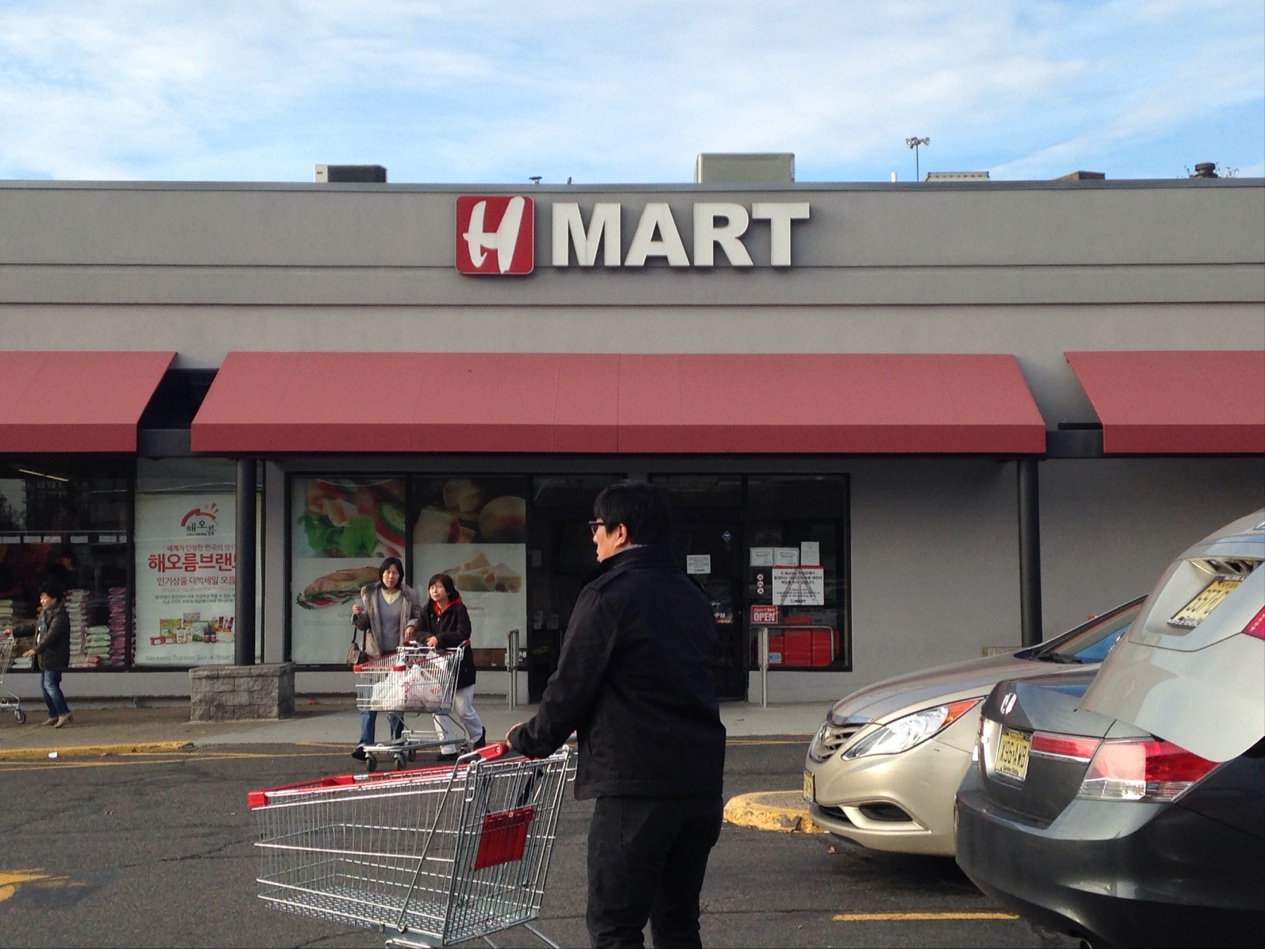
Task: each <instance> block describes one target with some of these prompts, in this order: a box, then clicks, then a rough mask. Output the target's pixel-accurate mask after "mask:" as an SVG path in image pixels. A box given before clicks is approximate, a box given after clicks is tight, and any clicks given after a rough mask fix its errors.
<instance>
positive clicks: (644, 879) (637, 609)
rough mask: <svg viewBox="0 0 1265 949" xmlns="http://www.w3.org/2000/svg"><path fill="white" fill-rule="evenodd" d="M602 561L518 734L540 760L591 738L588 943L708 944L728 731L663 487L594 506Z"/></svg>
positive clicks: (586, 759)
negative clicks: (707, 907) (703, 916)
mask: <svg viewBox="0 0 1265 949" xmlns="http://www.w3.org/2000/svg"><path fill="white" fill-rule="evenodd" d="M593 514H594V517H595V520H593V521H591V522H590V524H589V526H590V527H591V528H592V530H593V543H594V545H595V546H596V547H597V559H598V566H597V568H596V569H595V570H594V571H593V572H592V573H590V574H589V575H588V576H587V577H586V578H585V580H584V583H583V584H582V586H581V589H580V594H579V596H578V597H577V599H576V603H575V609H574V610H573V611H572V613H571V621H570V623H569V624H568V626H567V634H566V638H565V640H564V641H563V644H562V651H561V654H560V656H559V658H558V668H557V671H555V672H554V674H553V676H552V677H550V679H549V683H548V685H547V686H546V687H545V692H544V695H543V696H542V698H541V701H540V706H539V708H538V710H537V712H536V714H535V716H534V717H533V718H532V719H531V720H530V721H528V722H526V723H519V724H517V725H515V726H514V727H513V728H511V729H510V730H509V733H508V734H507V735H506V740H507V741H509V743H510V744H512V745H513V746H514V747H515V748H516V749H518V750H519V751H521V752H522V753H523V754H525V755H528V756H529V757H544V756H547V755H549V754H552V753H553V752H554V751H556V750H557V749H558V748H560V747H561V746H562V744H563V742H565V741H566V740H567V738H568V737H569V736H570V734H571V732H572V731H574V732H575V733H576V735H577V738H578V742H579V757H578V764H577V771H576V779H575V796H576V798H577V799H580V800H585V799H589V798H595V799H596V802H595V805H594V810H593V819H592V822H591V823H590V825H589V844H588V877H589V892H588V910H587V913H586V916H585V919H586V922H587V925H588V930H589V938H590V940H591V941H592V944H593V945H594V946H595V947H610V946H641V945H643V937H642V930H643V928H644V927H645V924H646V921H647V919H648V920H649V921H650V931H651V935H652V937H653V939H654V944H655V946H657V947H665V946H700V945H701V944H702V943H701V939H700V935H699V912H700V909H699V893H700V891H701V890H702V886H703V878H704V876H705V875H706V873H707V860H708V857H709V855H710V853H711V849H712V847H713V846H714V845H715V843H716V840H717V839H718V837H719V836H720V827H721V821H722V815H723V810H724V801H723V798H722V796H721V794H722V784H723V778H724V769H725V726H724V725H723V724H722V723H721V720H720V709H719V705H718V703H717V699H716V690H715V686H714V684H713V682H712V672H711V668H712V660H713V657H714V655H715V649H716V631H715V626H714V625H713V620H712V610H711V604H710V602H709V600H708V599H707V597H706V596H705V595H704V593H703V591H702V590H701V589H700V588H699V587H698V585H697V584H695V583H694V581H693V580H691V579H690V578H689V577H688V576H687V575H686V574H685V572H684V571H683V570H681V568H680V567H678V566H677V565H676V564H675V563H674V562H673V559H672V554H671V551H670V549H669V546H668V545H669V543H670V542H671V538H672V525H671V516H670V512H669V509H668V502H667V498H666V496H665V495H664V493H663V491H662V490H661V489H659V488H657V487H655V486H653V485H650V484H647V483H646V482H644V481H620V482H617V483H615V484H613V485H610V486H609V487H607V488H606V489H605V490H603V491H602V493H601V494H599V495H598V497H597V500H596V502H595V503H594V505H593Z"/></svg>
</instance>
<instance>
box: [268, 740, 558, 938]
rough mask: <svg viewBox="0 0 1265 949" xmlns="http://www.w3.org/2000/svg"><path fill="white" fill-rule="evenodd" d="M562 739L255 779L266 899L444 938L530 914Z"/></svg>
mask: <svg viewBox="0 0 1265 949" xmlns="http://www.w3.org/2000/svg"><path fill="white" fill-rule="evenodd" d="M573 771H574V765H573V759H572V756H571V752H570V749H568V748H563V749H561V750H560V751H558V752H556V753H555V754H553V755H551V756H550V757H548V758H539V759H531V758H524V757H521V756H518V755H517V754H515V753H513V752H512V751H511V750H510V748H509V746H508V745H506V744H505V743H503V742H496V743H493V744H490V745H488V746H487V747H486V748H482V749H480V750H478V751H475V752H471V753H469V754H466V755H463V756H461V757H460V758H459V759H458V760H457V763H456V764H455V765H453V766H452V767H430V768H419V769H410V770H407V771H397V772H381V773H378V774H350V775H340V776H335V777H328V778H322V779H319V780H315V781H308V782H302V783H299V784H290V785H285V786H282V787H277V788H270V789H264V790H257V791H251V792H250V793H249V794H248V795H247V804H248V805H249V806H250V808H251V810H252V811H253V812H254V814H255V816H256V818H257V820H258V831H259V838H258V840H257V841H256V844H255V846H257V847H258V848H260V851H261V857H262V861H261V862H262V866H261V869H260V875H259V877H258V878H257V879H258V883H259V884H260V891H259V897H260V898H261V899H263V900H265V901H266V902H267V903H268V904H269V905H270V906H271V907H272V908H274V909H278V910H283V911H286V912H292V913H297V914H300V915H304V916H313V917H318V918H322V919H329V920H333V921H337V922H339V923H343V924H353V925H358V926H362V927H365V928H368V929H374V930H377V931H379V932H385V933H387V934H388V935H389V937H390V938H389V939H388V941H387V943H386V944H387V945H388V946H450V945H454V944H457V943H461V942H466V941H468V940H471V939H479V938H481V939H482V940H483V941H484V942H486V943H487V944H488V945H491V946H495V945H496V944H495V943H493V942H492V941H491V939H490V938H489V937H491V936H492V935H493V934H495V933H498V932H501V931H503V930H507V929H510V928H511V927H517V926H522V927H524V928H525V929H527V930H528V931H530V932H531V933H532V934H533V935H535V936H536V938H538V939H539V940H540V941H541V942H544V943H546V944H547V945H550V946H555V947H556V946H557V944H556V943H555V942H553V941H552V940H550V939H549V938H548V937H547V936H545V935H543V934H542V933H541V932H540V931H539V930H538V929H536V927H534V926H532V925H531V923H532V922H533V921H534V920H536V919H537V918H538V917H539V915H540V907H541V901H542V898H543V895H544V887H545V879H546V876H547V875H548V871H549V861H550V857H551V855H552V852H553V844H554V840H555V839H556V835H557V829H558V816H559V812H560V810H561V806H562V801H563V796H564V795H563V792H564V789H565V787H566V783H567V781H568V779H569V778H570V777H571V775H572V772H573Z"/></svg>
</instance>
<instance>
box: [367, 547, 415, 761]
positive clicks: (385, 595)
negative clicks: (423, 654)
mask: <svg viewBox="0 0 1265 949" xmlns="http://www.w3.org/2000/svg"><path fill="white" fill-rule="evenodd" d="M351 621H352V624H353V625H354V626H355V627H356V629H359V630H361V631H364V630H372V632H373V635H374V638H375V639H377V641H378V649H379V650H380V651H381V652H382V654H384V655H385V654H386V653H388V652H395V650H397V649H399V648H400V643H407V642H412V640H413V634H414V632H416V630H417V627H418V625H419V624H420V623H421V621H422V601H421V599H420V598H419V597H418V595H417V592H416V591H415V590H414V589H413V588H412V587H411V586H409V585H408V584H407V583H405V582H404V564H402V563H400V560H399V558H398V557H388V558H387V559H386V560H384V561H382V566H381V567H379V568H378V579H377V580H376V581H375V582H374V583H369V584H366V585H365V587H364V588H363V589H362V590H361V591H360V602H359V603H356V604H355V605H353V606H352V608H351ZM387 721H388V722H389V723H390V725H391V740H392V741H398V740H399V739H400V737H401V736H402V735H403V734H404V716H403V715H399V714H397V713H395V712H390V713H388V716H387ZM377 725H378V713H377V712H375V711H373V710H371V709H365V710H364V711H363V712H361V713H360V743H359V744H357V745H356V747H355V748H354V749H353V750H352V753H351V756H352V757H353V758H355V759H356V760H357V761H363V760H364V759H365V746H366V745H372V744H374V743H375V742H374V733H375V732H376V731H377Z"/></svg>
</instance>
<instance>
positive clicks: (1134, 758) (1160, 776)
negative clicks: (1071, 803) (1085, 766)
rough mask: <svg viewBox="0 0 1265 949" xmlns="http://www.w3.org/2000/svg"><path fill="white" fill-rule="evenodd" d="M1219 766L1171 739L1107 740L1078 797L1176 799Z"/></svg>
mask: <svg viewBox="0 0 1265 949" xmlns="http://www.w3.org/2000/svg"><path fill="white" fill-rule="evenodd" d="M1216 766H1217V763H1216V762H1215V761H1209V760H1208V759H1206V758H1201V757H1199V756H1198V755H1196V754H1192V753H1191V752H1189V751H1187V750H1186V749H1185V748H1182V747H1180V746H1178V745H1174V744H1173V743H1172V742H1171V741H1160V740H1159V739H1156V738H1149V739H1146V740H1144V741H1143V740H1137V741H1134V740H1120V741H1104V742H1103V743H1102V744H1101V745H1099V747H1098V750H1097V751H1096V752H1095V753H1094V757H1093V760H1091V761H1090V763H1089V770H1088V771H1086V772H1085V778H1084V780H1083V781H1082V782H1081V788H1080V791H1079V792H1078V794H1077V797H1081V798H1087V799H1089V800H1095V801H1152V802H1155V801H1175V800H1177V798H1179V797H1180V796H1181V795H1182V794H1184V793H1185V792H1186V791H1187V790H1188V789H1189V788H1190V787H1191V786H1193V785H1194V784H1195V783H1196V782H1197V781H1198V780H1199V779H1200V778H1202V777H1203V776H1204V775H1206V774H1207V773H1208V772H1209V771H1211V770H1212V769H1213V768H1215V767H1216Z"/></svg>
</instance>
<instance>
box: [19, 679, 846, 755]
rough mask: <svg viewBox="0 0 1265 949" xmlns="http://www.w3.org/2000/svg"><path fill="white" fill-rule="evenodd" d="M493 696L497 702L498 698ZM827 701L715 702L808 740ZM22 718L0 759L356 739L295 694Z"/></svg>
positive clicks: (757, 731)
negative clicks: (254, 715)
mask: <svg viewBox="0 0 1265 949" xmlns="http://www.w3.org/2000/svg"><path fill="white" fill-rule="evenodd" d="M498 698H499V701H498ZM480 699H481V701H479V702H478V709H479V715H480V717H481V718H482V719H483V723H484V725H485V727H486V728H487V736H488V740H489V741H491V740H495V739H499V738H502V737H503V736H504V735H505V732H506V731H507V730H508V729H509V727H510V726H511V725H513V724H514V723H515V722H520V721H523V720H525V719H527V718H530V717H531V716H532V714H533V713H534V712H535V707H534V706H530V705H520V706H518V707H516V708H514V709H510V708H508V707H507V702H506V700H505V698H504V696H500V697H498V696H494V695H488V696H481V697H480ZM828 704H829V703H826V702H813V703H802V704H800V703H792V704H784V705H777V706H769V707H767V708H765V707H761V706H760V705H758V704H755V705H753V704H751V703H747V702H724V703H721V707H720V709H721V718H722V719H723V720H724V723H725V727H726V729H727V730H728V732H729V737H730V738H742V737H748V738H749V737H759V736H793V737H799V738H802V739H803V740H804V741H805V743H807V741H808V738H809V736H811V735H812V734H813V733H814V732H815V731H816V730H817V728H818V726H819V725H820V724H821V723H822V721H823V720H824V718H825V715H826V709H827V707H828ZM22 711H23V712H25V713H26V716H27V719H26V724H24V725H21V724H18V722H17V718H16V716H15V715H14V714H13V712H12V711H11V710H0V761H3V760H14V759H23V758H27V759H29V758H46V757H49V756H51V755H52V753H54V752H56V754H57V756H58V757H72V756H99V755H108V754H143V753H147V752H149V753H152V752H161V751H176V750H179V749H189V748H199V747H208V746H216V745H329V746H332V747H346V748H347V749H348V750H350V749H351V748H352V746H354V745H355V742H356V736H357V735H358V734H359V731H360V713H359V712H358V711H357V710H356V707H355V703H354V702H353V701H351V700H350V699H348V700H345V701H343V700H335V699H328V698H327V699H321V700H317V699H311V698H303V697H300V698H299V699H298V700H297V701H296V703H295V714H294V715H293V716H291V717H290V718H284V719H268V720H262V721H246V722H243V721H235V722H191V721H190V720H189V704H188V702H187V701H180V700H171V701H170V702H162V703H155V704H145V705H141V706H140V707H134V706H133V705H132V704H125V703H122V702H120V703H118V704H107V703H104V702H101V703H97V704H93V705H81V704H73V703H72V707H71V711H72V713H73V715H74V720H73V721H72V722H70V723H69V724H67V725H66V726H65V727H64V728H50V727H45V726H44V725H43V722H44V719H45V714H46V713H45V710H44V707H43V704H42V703H40V702H38V701H37V702H36V703H35V704H31V703H29V702H26V701H24V702H23V704H22ZM406 724H407V727H408V728H410V729H413V730H416V731H423V730H425V731H427V733H429V716H417V715H408V716H406ZM386 728H387V725H386V719H385V713H379V721H378V737H379V739H380V740H381V739H383V738H385V736H386Z"/></svg>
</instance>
